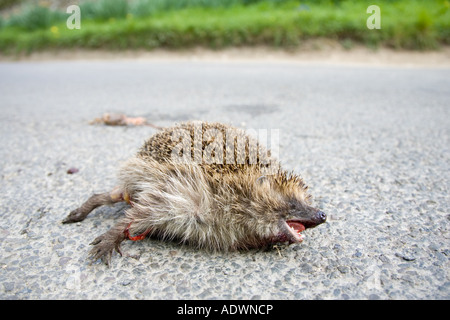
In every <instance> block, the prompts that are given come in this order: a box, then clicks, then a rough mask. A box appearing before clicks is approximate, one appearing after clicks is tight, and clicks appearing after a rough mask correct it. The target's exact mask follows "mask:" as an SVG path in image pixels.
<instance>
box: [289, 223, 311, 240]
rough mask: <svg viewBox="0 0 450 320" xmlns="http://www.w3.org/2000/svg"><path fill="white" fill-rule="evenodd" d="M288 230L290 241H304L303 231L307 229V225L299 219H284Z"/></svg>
mask: <svg viewBox="0 0 450 320" xmlns="http://www.w3.org/2000/svg"><path fill="white" fill-rule="evenodd" d="M284 223H285V225H286V228H285V232H286V231H287V233H288V234H287V235H286V236H287V237H288V239H289V241H290V242H302V241H303V239H304V235H303V234H301V232H303V231H305V229H306V227H305V225H304V224H303V223H301V222H300V221H298V220H286V221H284Z"/></svg>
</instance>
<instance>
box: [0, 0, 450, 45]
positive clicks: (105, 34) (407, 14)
mask: <svg viewBox="0 0 450 320" xmlns="http://www.w3.org/2000/svg"><path fill="white" fill-rule="evenodd" d="M110 1H111V0H110ZM115 1H116V0H115ZM164 1H168V0H160V3H163V2H164ZM197 1H200V0H197ZM188 2H189V1H188ZM250 2H251V3H243V2H242V1H235V3H232V2H229V3H228V2H227V3H228V4H229V5H222V6H220V5H218V6H212V5H211V3H210V4H209V5H207V6H205V5H203V6H202V5H196V6H184V7H183V6H181V7H179V8H165V9H164V7H161V8H162V9H161V8H159V9H155V10H153V11H149V12H145V10H144V9H143V8H141V10H138V11H134V12H135V14H133V13H132V12H133V11H132V10H131V9H132V8H130V7H127V8H122V9H121V10H117V11H116V13H115V14H112V13H109V14H107V13H105V14H104V15H103V16H101V17H98V16H95V14H93V12H95V11H92V10H91V13H89V11H88V10H84V11H83V7H82V8H81V12H82V22H81V29H80V30H69V29H68V28H67V27H66V24H65V19H66V17H68V15H64V14H63V15H61V13H57V14H58V15H59V18H54V17H55V16H56V15H54V16H51V17H50V16H48V17H47V18H46V19H48V20H46V22H45V25H43V26H42V25H41V26H40V27H39V23H36V26H34V27H31V28H29V27H26V26H25V27H24V26H21V25H20V24H14V23H10V24H9V25H8V23H7V22H6V23H5V22H4V23H3V27H2V28H0V51H2V52H4V53H17V52H32V51H35V50H44V49H57V48H64V49H70V48H102V49H134V48H136V49H138V48H139V49H142V48H144V49H152V48H161V47H162V48H188V47H192V46H204V47H208V48H224V47H229V46H251V45H267V46H272V47H282V48H292V47H297V46H299V45H301V43H302V42H303V41H304V40H307V39H311V38H331V39H335V40H338V41H341V43H342V44H343V45H344V46H347V47H351V46H352V44H353V43H363V44H365V45H367V46H370V47H378V46H389V47H394V48H405V49H436V48H438V47H439V46H440V45H448V44H450V8H449V7H450V4H449V2H448V1H439V0H434V1H418V0H398V1H394V0H391V1H389V0H380V1H377V5H378V6H379V7H380V8H381V29H379V30H369V29H368V28H367V26H366V20H367V18H368V17H369V15H370V14H367V13H366V9H367V7H368V6H369V5H370V4H372V2H373V1H345V0H343V1H302V2H301V3H300V2H299V1H281V0H279V1H274V0H273V1H250ZM141 3H142V1H141ZM134 10H135V9H134ZM83 12H84V13H83ZM136 12H139V13H140V14H136ZM40 14H42V15H43V16H45V14H43V13H42V12H41V13H40ZM89 14H91V16H90V17H89ZM52 17H53V18H52ZM61 17H63V19H61ZM38 21H39V20H38Z"/></svg>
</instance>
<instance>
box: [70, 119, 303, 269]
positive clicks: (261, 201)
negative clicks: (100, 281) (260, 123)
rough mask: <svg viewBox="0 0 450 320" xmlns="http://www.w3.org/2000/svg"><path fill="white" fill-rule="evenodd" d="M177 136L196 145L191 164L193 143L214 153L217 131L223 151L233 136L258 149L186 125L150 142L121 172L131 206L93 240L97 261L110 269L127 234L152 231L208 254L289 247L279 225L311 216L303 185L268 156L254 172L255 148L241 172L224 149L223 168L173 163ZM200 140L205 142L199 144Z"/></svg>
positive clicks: (225, 129)
mask: <svg viewBox="0 0 450 320" xmlns="http://www.w3.org/2000/svg"><path fill="white" fill-rule="evenodd" d="M179 129H181V132H182V133H183V134H184V136H185V135H188V137H189V139H190V140H189V141H191V142H192V143H190V147H191V149H190V151H191V154H190V155H189V158H190V159H194V157H195V155H194V143H196V142H195V141H197V143H198V142H200V143H202V151H205V150H206V148H208V146H211V143H212V142H214V141H213V140H214V139H213V138H211V137H209V136H208V133H211V131H214V130H215V133H217V132H221V133H222V136H223V145H225V142H226V141H225V136H226V134H230V133H233V134H234V135H236V136H237V137H238V138H245V139H248V140H247V142H248V141H251V142H255V140H253V139H252V138H250V137H248V136H247V135H246V134H245V133H244V132H243V131H242V130H239V129H235V128H232V127H230V126H227V125H223V124H220V123H200V124H199V123H195V122H188V123H182V124H179V125H178V126H175V127H172V128H166V129H164V130H162V131H161V132H158V133H157V134H155V135H153V136H152V137H150V139H148V140H147V141H146V142H145V143H144V145H143V146H142V148H141V149H140V150H139V151H138V153H137V154H136V156H134V157H132V158H131V159H129V160H128V161H126V162H125V163H124V164H123V165H122V166H121V168H120V170H119V190H121V191H122V195H128V196H129V198H130V200H131V202H130V203H131V206H130V208H129V209H127V210H126V213H125V217H124V218H123V219H122V221H120V222H119V223H118V224H117V225H116V226H115V227H114V228H113V229H111V230H110V231H108V232H107V233H105V234H104V235H102V236H100V237H98V238H97V239H96V240H94V242H93V244H94V245H95V247H94V249H93V251H92V252H91V254H92V256H93V258H94V259H96V258H105V257H106V260H107V261H106V262H108V261H109V259H110V256H111V252H112V250H113V249H116V250H117V251H118V252H120V247H119V245H120V242H121V241H123V240H124V239H125V236H124V232H123V231H124V230H125V229H126V228H127V226H129V230H128V232H129V234H141V233H143V232H146V231H147V232H149V234H150V235H155V236H158V237H160V238H163V239H175V240H177V241H180V242H184V243H190V244H193V245H196V246H198V247H200V248H206V249H210V250H233V249H241V248H251V247H261V246H265V245H267V244H270V243H273V242H276V241H277V240H282V239H284V240H286V239H285V238H283V237H282V238H279V237H278V235H279V234H280V223H279V221H280V219H281V218H283V219H286V217H287V216H288V215H289V212H292V210H294V209H295V208H309V199H310V197H309V195H308V194H307V193H306V189H307V187H306V186H305V184H304V183H303V181H302V179H301V178H300V177H299V176H297V175H295V174H293V173H288V172H286V171H283V170H282V169H281V168H280V166H279V164H278V162H277V161H276V160H274V159H272V158H271V157H270V154H269V153H268V154H267V155H265V154H266V153H265V152H264V151H265V150H264V149H262V152H260V153H259V154H258V157H257V161H256V163H253V164H252V162H251V159H250V158H249V145H250V144H247V145H246V148H245V149H244V153H245V154H244V155H242V154H241V156H244V157H243V158H245V161H244V163H241V164H237V163H227V161H226V151H225V150H224V149H222V150H223V164H220V163H205V161H208V159H206V158H203V159H202V160H203V161H202V162H200V163H196V162H195V161H191V162H188V163H180V162H179V161H178V160H176V159H174V158H173V156H172V151H173V150H174V148H175V147H176V145H177V144H179V143H180V141H181V140H175V141H174V140H173V134H174V131H175V130H179ZM183 130H184V131H183ZM183 134H182V136H183ZM196 135H197V136H196ZM182 136H181V138H182ZM199 136H200V140H195V138H196V137H199ZM215 136H216V137H217V134H216V135H215ZM202 137H203V139H202ZM219 137H220V136H219ZM181 138H180V139H181ZM237 141H238V140H233V145H234V147H235V148H234V159H235V160H236V159H238V156H239V152H238V149H239V148H238V146H237ZM258 147H259V148H261V146H258ZM210 151H211V150H210ZM216 152H218V149H216V150H215V151H214V152H210V154H211V156H212V157H215V156H217V154H216ZM243 158H241V159H243ZM267 161H270V162H267ZM268 163H270V165H272V167H271V168H272V169H273V168H274V172H273V173H274V174H272V175H268V174H266V170H267V168H268ZM261 177H262V178H261ZM259 178H260V179H259ZM123 200H124V197H123V196H122V197H120V198H117V197H116V201H123ZM105 203H106V202H105ZM108 203H111V201H110V202H108ZM91 206H92V205H91ZM294 207H295V208H294ZM293 208H294V209H293ZM77 210H80V209H77ZM305 210H306V209H305ZM75 211H76V210H75ZM77 214H78V215H82V214H81V213H80V212H78V213H77ZM83 214H84V213H83ZM71 215H72V217H71ZM71 215H69V217H68V218H67V219H66V220H65V221H64V222H73V221H75V218H74V216H75V215H76V214H72V213H71ZM86 215H87V214H84V215H83V216H82V219H84V217H85V216H86ZM82 219H81V220H82ZM79 220H80V219H78V220H77V221H79Z"/></svg>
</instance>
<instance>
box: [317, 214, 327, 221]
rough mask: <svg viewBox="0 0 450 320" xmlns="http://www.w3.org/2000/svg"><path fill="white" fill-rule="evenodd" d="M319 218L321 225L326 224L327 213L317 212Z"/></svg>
mask: <svg viewBox="0 0 450 320" xmlns="http://www.w3.org/2000/svg"><path fill="white" fill-rule="evenodd" d="M317 218H318V219H319V221H320V222H319V223H323V222H325V221H326V220H327V215H326V213H325V212H323V211H318V212H317Z"/></svg>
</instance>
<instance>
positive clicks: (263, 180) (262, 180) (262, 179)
mask: <svg viewBox="0 0 450 320" xmlns="http://www.w3.org/2000/svg"><path fill="white" fill-rule="evenodd" d="M266 181H269V179H267V177H266V176H264V175H263V176H260V177H259V178H258V179H256V183H257V184H263V183H264V182H266Z"/></svg>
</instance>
